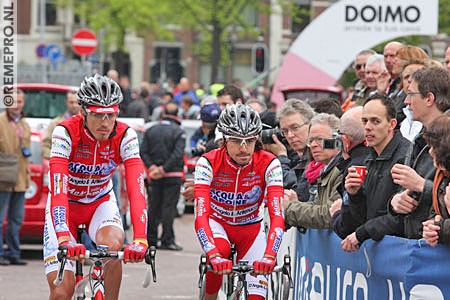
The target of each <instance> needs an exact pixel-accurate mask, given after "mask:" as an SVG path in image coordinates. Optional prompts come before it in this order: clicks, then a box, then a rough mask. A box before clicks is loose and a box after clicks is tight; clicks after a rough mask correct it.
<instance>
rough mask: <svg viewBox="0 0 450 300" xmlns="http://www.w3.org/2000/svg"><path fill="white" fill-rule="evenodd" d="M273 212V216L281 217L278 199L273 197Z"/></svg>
mask: <svg viewBox="0 0 450 300" xmlns="http://www.w3.org/2000/svg"><path fill="white" fill-rule="evenodd" d="M272 206H273V212H274V214H275V216H281V214H282V213H281V204H280V199H279V198H278V197H274V198H273V200H272Z"/></svg>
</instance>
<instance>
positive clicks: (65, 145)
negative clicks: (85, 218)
mask: <svg viewBox="0 0 450 300" xmlns="http://www.w3.org/2000/svg"><path fill="white" fill-rule="evenodd" d="M122 161H123V162H124V165H125V176H126V186H127V192H128V197H129V199H130V210H131V217H132V222H133V232H134V238H135V239H136V238H142V239H146V238H147V234H146V226H147V211H146V203H145V193H144V168H143V163H142V160H141V158H140V156H139V143H138V139H137V135H136V132H135V131H134V130H133V129H131V128H129V127H128V126H127V125H126V124H124V123H121V122H116V125H115V128H114V131H113V133H112V134H111V136H110V138H109V139H107V140H105V141H101V142H100V141H98V140H96V139H95V138H94V137H93V136H92V135H91V134H90V132H89V131H88V129H87V128H86V127H85V126H84V120H83V116H81V115H77V116H75V117H72V118H70V119H67V120H66V121H64V122H62V123H60V124H59V125H58V126H56V127H55V130H54V131H53V134H52V149H51V158H50V188H51V207H50V210H51V217H52V220H53V226H54V228H55V232H56V236H57V237H58V238H60V237H69V236H70V234H69V226H68V225H67V224H68V214H69V210H68V202H69V201H71V202H77V203H85V204H90V203H93V202H106V201H108V200H109V199H110V196H109V193H110V192H111V190H112V182H111V177H112V175H113V173H114V171H115V170H116V168H117V166H118V165H119V164H120V163H121V162H122ZM76 217H77V216H71V219H72V220H71V221H73V218H76ZM72 223H73V222H71V224H72ZM70 229H71V230H70V231H72V234H73V235H74V236H76V233H75V232H74V230H73V228H70Z"/></svg>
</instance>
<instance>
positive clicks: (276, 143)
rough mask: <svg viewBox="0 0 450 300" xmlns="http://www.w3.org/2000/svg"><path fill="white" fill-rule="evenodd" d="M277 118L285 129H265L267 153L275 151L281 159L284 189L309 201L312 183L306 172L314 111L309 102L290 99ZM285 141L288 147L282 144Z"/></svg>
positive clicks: (264, 141) (284, 104)
mask: <svg viewBox="0 0 450 300" xmlns="http://www.w3.org/2000/svg"><path fill="white" fill-rule="evenodd" d="M277 116H278V119H279V122H280V127H281V129H268V130H263V132H262V142H263V144H264V150H267V151H270V152H272V153H273V154H275V155H276V156H277V157H278V159H279V160H280V162H281V167H282V169H283V180H284V188H285V189H292V190H295V191H296V193H297V196H298V198H299V200H301V201H308V200H309V184H308V182H307V181H306V178H305V177H304V171H305V168H306V165H307V163H308V154H307V146H306V141H307V139H308V128H309V123H310V121H311V119H312V118H313V116H314V110H313V109H312V108H311V107H310V106H309V104H308V103H306V102H305V101H302V100H299V99H289V100H287V101H286V102H284V103H283V106H282V107H281V108H280V110H279V111H278V113H277ZM283 138H285V140H286V142H287V144H288V146H287V145H285V144H283V143H282V142H281V140H283ZM288 148H289V150H288Z"/></svg>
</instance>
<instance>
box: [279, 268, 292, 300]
mask: <svg viewBox="0 0 450 300" xmlns="http://www.w3.org/2000/svg"><path fill="white" fill-rule="evenodd" d="M289 293H290V282H289V277H288V276H286V275H284V274H282V275H281V282H280V284H279V296H280V298H281V300H288V299H289Z"/></svg>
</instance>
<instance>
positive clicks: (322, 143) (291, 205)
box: [281, 113, 343, 229]
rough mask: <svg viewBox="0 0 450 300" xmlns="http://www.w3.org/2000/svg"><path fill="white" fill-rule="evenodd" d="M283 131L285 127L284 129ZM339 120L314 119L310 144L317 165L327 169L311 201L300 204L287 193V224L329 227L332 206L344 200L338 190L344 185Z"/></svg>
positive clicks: (326, 116)
mask: <svg viewBox="0 0 450 300" xmlns="http://www.w3.org/2000/svg"><path fill="white" fill-rule="evenodd" d="M281 126H282V130H284V129H285V128H283V125H281ZM338 129H339V119H338V118H337V117H336V116H335V115H330V114H325V113H321V114H317V115H315V116H314V117H313V118H312V119H311V123H310V127H309V132H308V140H307V145H308V147H309V149H310V151H311V155H312V158H313V159H314V161H315V162H317V163H321V164H323V165H324V167H323V168H322V169H321V171H320V175H319V176H318V178H317V193H316V194H315V195H314V197H313V199H312V200H311V201H308V202H300V201H298V199H297V194H296V192H295V191H293V190H285V193H284V207H285V209H284V214H285V220H286V224H288V225H291V226H295V227H300V228H312V229H323V228H329V227H330V220H331V217H330V214H329V212H328V210H329V208H330V207H331V205H332V203H333V202H334V201H336V200H338V199H340V198H341V196H340V195H339V193H338V191H337V187H338V185H339V184H340V183H341V182H342V178H343V177H342V174H341V172H340V171H339V169H338V168H337V167H336V165H337V162H338V158H339V156H337V155H338V153H339V151H340V148H341V144H340V143H341V142H340V140H339V139H338V138H337V136H336V134H337V132H338Z"/></svg>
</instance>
